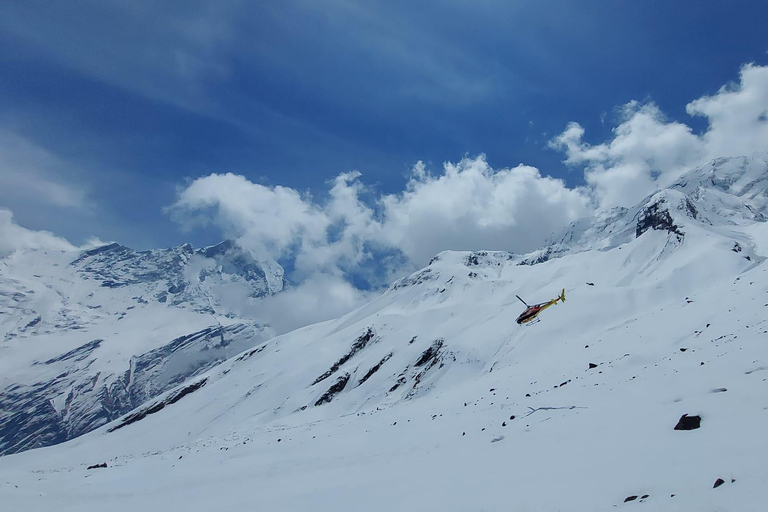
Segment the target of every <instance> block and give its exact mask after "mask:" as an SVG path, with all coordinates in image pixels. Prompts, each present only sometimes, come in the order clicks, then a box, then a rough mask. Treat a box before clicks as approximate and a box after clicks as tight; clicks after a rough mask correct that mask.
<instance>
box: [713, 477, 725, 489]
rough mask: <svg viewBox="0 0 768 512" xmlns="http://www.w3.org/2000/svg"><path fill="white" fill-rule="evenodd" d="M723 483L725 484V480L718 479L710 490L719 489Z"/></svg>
mask: <svg viewBox="0 0 768 512" xmlns="http://www.w3.org/2000/svg"><path fill="white" fill-rule="evenodd" d="M724 483H725V480H723V479H722V478H718V479H717V480H715V485H713V486H712V488H713V489H717V488H718V487H720V486H721V485H723V484H724Z"/></svg>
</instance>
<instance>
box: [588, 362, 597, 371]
mask: <svg viewBox="0 0 768 512" xmlns="http://www.w3.org/2000/svg"><path fill="white" fill-rule="evenodd" d="M592 368H597V365H596V364H595V363H589V369H590V370H591V369H592Z"/></svg>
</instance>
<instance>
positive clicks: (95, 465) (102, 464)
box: [88, 462, 107, 469]
mask: <svg viewBox="0 0 768 512" xmlns="http://www.w3.org/2000/svg"><path fill="white" fill-rule="evenodd" d="M105 467H107V463H106V462H102V463H101V464H94V465H93V466H88V469H99V468H105Z"/></svg>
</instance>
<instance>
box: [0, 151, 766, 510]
mask: <svg viewBox="0 0 768 512" xmlns="http://www.w3.org/2000/svg"><path fill="white" fill-rule="evenodd" d="M766 160H767V158H766V155H762V154H756V155H754V156H752V157H750V158H741V159H722V160H717V161H714V162H712V163H710V164H708V165H707V166H704V167H701V168H698V169H694V170H692V171H690V172H689V173H688V174H686V175H685V176H684V177H683V178H681V180H680V181H678V182H677V183H675V184H674V185H672V186H671V187H670V188H668V189H666V190H662V191H659V192H657V193H656V194H653V195H652V196H650V197H648V198H646V199H645V200H643V201H642V202H641V203H639V204H638V205H636V206H635V207H633V208H629V209H616V210H612V211H610V212H605V213H603V214H601V215H600V216H598V218H596V219H591V220H589V221H580V222H577V223H574V224H573V225H572V226H570V227H569V228H568V229H567V230H566V231H565V232H564V233H563V234H562V235H560V236H558V237H555V238H554V239H553V242H552V243H551V244H550V245H548V246H547V247H544V248H542V249H540V250H538V251H535V252H533V253H530V254H526V255H516V254H510V253H505V252H485V251H484V252H444V253H441V254H439V255H437V256H436V257H435V258H434V259H433V260H432V262H431V263H430V264H429V266H428V267H426V268H425V269H422V270H421V271H419V272H416V273H414V274H412V275H411V276H408V277H405V278H403V279H401V280H399V281H397V282H395V283H394V284H393V285H392V286H390V288H389V289H388V290H387V291H386V292H385V293H383V294H382V295H381V296H380V297H378V298H377V299H375V300H373V301H372V302H370V303H368V304H367V305H365V306H363V307H362V308H360V309H358V310H356V311H354V312H351V313H349V314H347V315H345V316H343V317H341V318H339V319H336V320H332V321H328V322H324V323H321V324H316V325H311V326H308V327H305V328H302V329H299V330H297V331H294V332H291V333H288V334H285V335H282V336H279V337H275V338H272V339H268V340H266V341H263V342H258V343H254V346H253V347H252V348H249V349H247V350H246V351H244V352H242V353H240V354H238V355H237V356H236V357H232V358H230V359H228V360H227V361H225V362H223V363H221V364H219V365H217V366H215V367H213V368H210V369H208V370H207V371H205V372H201V373H198V374H196V375H195V376H194V377H193V378H192V379H191V380H188V381H186V382H184V383H182V384H180V385H178V386H176V387H175V388H173V389H171V390H170V391H167V392H165V393H163V394H161V395H159V396H158V397H156V398H153V399H150V400H149V401H147V402H146V403H145V404H143V405H141V406H140V407H139V408H137V409H135V410H134V411H132V412H131V413H130V414H129V415H127V416H123V417H122V418H119V419H117V420H115V421H113V422H111V423H109V424H107V425H104V426H102V427H100V428H98V429H96V430H95V431H93V432H91V433H89V434H86V435H84V436H81V437H79V438H77V439H74V440H71V441H68V442H66V443H63V444H59V445H57V446H51V447H47V448H39V449H34V450H30V451H26V452H24V453H19V454H15V455H7V456H4V457H2V458H0V499H1V500H2V503H3V504H5V505H7V507H8V509H9V510H15V509H19V508H21V507H24V509H26V510H51V509H56V510H102V509H104V508H108V509H109V510H136V509H137V508H140V507H144V508H148V509H157V508H159V507H162V506H166V507H173V508H176V509H182V510H223V509H230V510H253V509H258V510H281V511H286V510H297V511H298V510H315V511H319V510H570V511H582V510H583V511H599V510H614V509H619V510H621V509H629V508H632V507H637V506H643V504H647V506H649V507H651V509H652V510H703V511H707V510H711V511H716V510H717V511H719V510H762V509H763V508H764V504H763V501H764V496H763V495H764V490H765V489H766V487H767V486H768V465H766V464H765V461H766V457H767V456H768V443H766V441H765V425H766V424H768V400H767V399H766V397H768V382H767V381H768V273H766V268H768V267H766V265H765V264H764V262H765V258H766V256H768V223H766V222H765V213H766V194H768V187H766V175H768V165H766ZM561 288H565V289H566V294H567V297H568V301H567V302H566V303H564V304H559V305H557V306H555V307H552V308H550V309H548V310H547V311H545V312H544V313H542V321H541V322H540V323H537V324H535V325H534V326H532V327H520V326H517V325H515V323H514V319H515V317H516V316H517V315H518V314H519V312H520V310H521V305H520V303H519V301H518V300H517V299H516V297H515V295H516V294H519V295H520V296H522V297H525V298H526V300H528V299H530V301H532V302H535V301H540V300H545V299H548V298H551V297H550V296H554V294H556V293H558V292H559V290H560V289H561ZM88 350H91V349H90V348H88V347H85V348H83V349H82V351H76V352H74V353H72V354H70V355H69V356H67V357H71V358H75V359H76V358H78V357H82V354H85V353H86V352H87V351H88ZM89 467H90V468H91V469H89Z"/></svg>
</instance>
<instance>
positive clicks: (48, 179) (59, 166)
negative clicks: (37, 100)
mask: <svg viewBox="0 0 768 512" xmlns="http://www.w3.org/2000/svg"><path fill="white" fill-rule="evenodd" d="M69 168H70V164H69V163H67V162H64V161H62V160H61V159H60V158H58V157H57V156H56V155H54V154H52V153H50V152H49V151H47V150H45V149H44V148H41V147H40V146H38V145H36V144H34V143H32V142H31V141H29V140H28V139H26V138H24V137H21V136H19V135H17V134H15V133H13V132H11V131H8V130H2V129H0V204H11V203H13V202H24V203H28V204H30V203H31V204H39V205H41V206H42V205H45V206H46V207H47V206H54V207H63V208H88V202H87V195H86V192H85V191H84V190H83V189H81V188H78V187H76V186H74V185H72V184H68V183H65V182H63V181H62V180H61V179H60V178H59V176H61V174H62V171H64V170H66V169H69Z"/></svg>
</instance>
